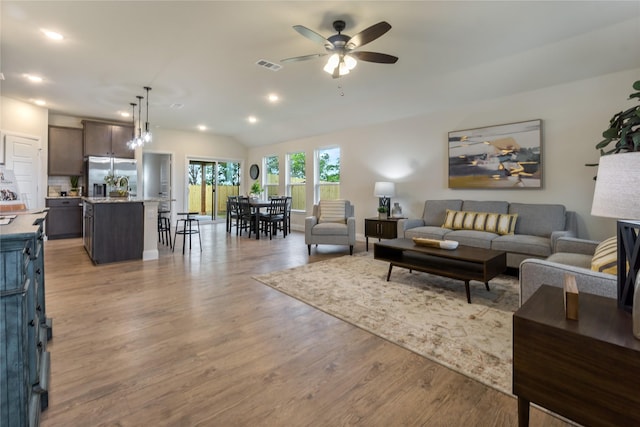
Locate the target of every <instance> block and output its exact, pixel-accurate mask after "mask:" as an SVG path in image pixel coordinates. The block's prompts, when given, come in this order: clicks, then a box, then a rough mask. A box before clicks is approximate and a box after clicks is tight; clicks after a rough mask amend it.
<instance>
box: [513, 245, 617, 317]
mask: <svg viewBox="0 0 640 427" xmlns="http://www.w3.org/2000/svg"><path fill="white" fill-rule="evenodd" d="M598 243H599V242H596V241H593V240H584V239H576V238H567V237H562V238H560V239H558V240H557V242H556V245H555V248H554V253H553V254H552V255H551V256H549V257H548V258H547V259H546V260H541V259H526V260H524V261H523V262H522V264H520V305H522V304H523V303H524V302H525V301H526V300H528V299H529V298H530V297H531V295H533V294H534V292H535V291H536V290H537V289H538V288H539V287H540V286H542V285H551V286H557V287H562V286H563V284H564V275H565V274H572V275H574V276H575V277H576V284H577V285H578V291H579V292H586V293H590V294H595V295H600V296H604V297H608V298H614V299H615V298H617V292H618V278H617V276H615V275H613V274H607V273H600V272H597V271H592V270H591V258H592V257H593V254H594V252H595V250H596V246H598Z"/></svg>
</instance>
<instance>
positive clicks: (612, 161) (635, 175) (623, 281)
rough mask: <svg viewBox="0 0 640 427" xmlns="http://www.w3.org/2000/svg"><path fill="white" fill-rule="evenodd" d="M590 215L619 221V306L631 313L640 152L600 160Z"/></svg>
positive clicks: (639, 252) (637, 254)
mask: <svg viewBox="0 0 640 427" xmlns="http://www.w3.org/2000/svg"><path fill="white" fill-rule="evenodd" d="M591 215H595V216H602V217H608V218H616V219H617V220H618V221H617V232H616V234H617V238H618V307H619V308H622V309H624V310H625V311H631V309H632V307H633V292H634V286H635V280H636V276H637V275H638V271H639V270H640V239H639V238H638V230H640V221H638V220H640V152H631V153H618V154H609V155H605V156H601V157H600V164H599V166H598V175H597V177H596V188H595V190H594V193H593V205H592V207H591ZM627 268H628V270H627Z"/></svg>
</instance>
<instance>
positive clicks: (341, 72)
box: [338, 62, 351, 76]
mask: <svg viewBox="0 0 640 427" xmlns="http://www.w3.org/2000/svg"><path fill="white" fill-rule="evenodd" d="M350 71H351V70H349V67H348V66H347V64H345V63H344V62H341V63H340V69H339V70H338V74H339V75H341V76H346V75H347V74H349V72H350Z"/></svg>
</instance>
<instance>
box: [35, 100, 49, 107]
mask: <svg viewBox="0 0 640 427" xmlns="http://www.w3.org/2000/svg"><path fill="white" fill-rule="evenodd" d="M33 103H34V104H36V105H39V106H41V107H43V106H45V105H47V103H46V102H45V101H44V100H43V99H34V100H33Z"/></svg>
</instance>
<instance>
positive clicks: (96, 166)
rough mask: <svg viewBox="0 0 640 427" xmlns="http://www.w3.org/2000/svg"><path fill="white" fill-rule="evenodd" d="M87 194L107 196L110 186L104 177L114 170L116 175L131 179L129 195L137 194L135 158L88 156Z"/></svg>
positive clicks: (90, 195)
mask: <svg viewBox="0 0 640 427" xmlns="http://www.w3.org/2000/svg"><path fill="white" fill-rule="evenodd" d="M86 171H87V181H86V182H87V195H88V196H89V197H106V196H108V193H107V192H108V191H109V190H108V188H107V185H106V183H105V181H104V178H105V177H106V176H107V175H108V174H109V173H110V172H112V173H113V175H115V176H126V177H127V179H128V180H129V188H128V190H129V195H130V196H134V197H135V196H137V192H138V168H137V165H136V160H135V159H121V158H117V157H88V158H87V168H86Z"/></svg>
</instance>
